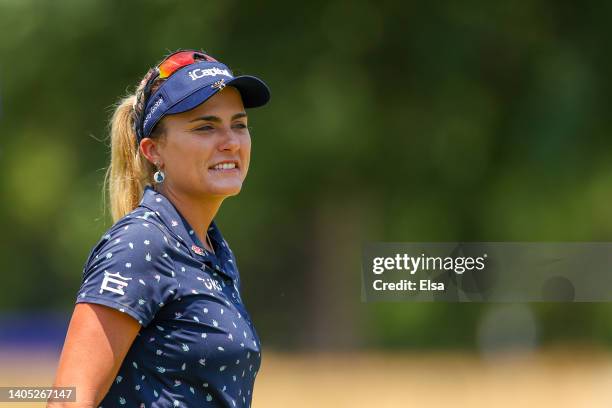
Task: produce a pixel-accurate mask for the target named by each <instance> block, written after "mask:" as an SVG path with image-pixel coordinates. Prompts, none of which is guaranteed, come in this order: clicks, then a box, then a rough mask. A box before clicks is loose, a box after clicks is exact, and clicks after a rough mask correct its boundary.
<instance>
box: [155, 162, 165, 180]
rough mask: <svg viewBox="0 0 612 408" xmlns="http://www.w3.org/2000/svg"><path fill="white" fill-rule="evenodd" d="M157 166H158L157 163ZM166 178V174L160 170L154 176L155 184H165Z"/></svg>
mask: <svg viewBox="0 0 612 408" xmlns="http://www.w3.org/2000/svg"><path fill="white" fill-rule="evenodd" d="M155 165H156V166H157V163H155ZM165 178H166V175H165V174H164V171H163V170H160V169H159V168H158V170H157V171H156V172H155V174H153V180H155V182H156V183H158V184H159V183H161V182H163V181H164V179H165Z"/></svg>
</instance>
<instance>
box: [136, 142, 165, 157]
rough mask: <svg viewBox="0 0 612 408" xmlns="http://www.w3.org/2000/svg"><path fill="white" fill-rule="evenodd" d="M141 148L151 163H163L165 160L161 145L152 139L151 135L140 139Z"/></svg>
mask: <svg viewBox="0 0 612 408" xmlns="http://www.w3.org/2000/svg"><path fill="white" fill-rule="evenodd" d="M140 150H141V151H142V154H143V155H144V156H145V157H146V158H147V160H149V162H151V163H163V162H164V160H163V158H162V154H161V153H162V152H161V146H160V144H159V143H158V142H156V141H155V140H153V139H151V138H150V137H145V138H143V139H142V140H141V141H140Z"/></svg>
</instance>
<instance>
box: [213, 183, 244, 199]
mask: <svg viewBox="0 0 612 408" xmlns="http://www.w3.org/2000/svg"><path fill="white" fill-rule="evenodd" d="M240 190H242V185H240V186H231V187H230V186H223V187H221V186H219V187H217V188H214V187H213V188H210V189H208V191H210V193H211V194H213V195H216V196H226V197H230V196H235V195H237V194H238V193H240Z"/></svg>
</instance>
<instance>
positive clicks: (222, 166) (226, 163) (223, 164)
mask: <svg viewBox="0 0 612 408" xmlns="http://www.w3.org/2000/svg"><path fill="white" fill-rule="evenodd" d="M231 165H233V167H231ZM217 166H219V167H218V168H215V167H217ZM239 168H240V166H239V165H238V162H237V161H236V160H223V161H220V162H217V163H215V164H214V165H212V166H210V167H209V168H208V170H213V171H233V170H238V169H239Z"/></svg>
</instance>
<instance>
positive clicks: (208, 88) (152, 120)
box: [136, 56, 270, 143]
mask: <svg viewBox="0 0 612 408" xmlns="http://www.w3.org/2000/svg"><path fill="white" fill-rule="evenodd" d="M207 57H208V56H207ZM226 86H233V87H235V88H236V89H238V91H239V92H240V95H241V96H242V102H243V104H244V107H245V108H256V107H258V106H263V105H265V104H266V103H268V101H269V100H270V89H269V88H268V86H267V85H266V83H265V82H264V81H262V80H261V79H259V78H257V77H254V76H251V75H240V76H236V77H235V76H234V75H233V73H232V71H231V70H230V69H229V68H228V67H227V66H226V65H225V64H223V63H221V62H219V61H217V60H215V59H213V58H211V57H208V58H207V60H199V61H197V62H194V63H191V64H189V65H185V66H184V67H181V68H180V69H178V70H176V71H175V72H173V73H172V74H171V75H170V76H169V77H168V78H167V79H166V80H165V81H164V82H163V83H162V85H161V86H160V87H159V88H158V89H157V91H155V93H153V94H152V95H151V97H150V98H149V99H148V102H147V104H146V107H145V109H144V112H143V114H142V116H141V118H142V119H141V122H142V123H141V124H139V125H138V126H137V129H136V134H137V143H140V141H141V140H142V139H143V138H145V137H149V135H150V134H151V131H152V130H153V128H154V127H155V125H156V124H157V123H158V122H159V121H160V120H161V119H162V118H163V117H164V116H165V115H171V114H175V113H182V112H186V111H188V110H191V109H193V108H195V107H196V106H198V105H200V104H201V103H203V102H205V101H206V100H208V99H209V98H210V97H211V96H213V95H215V94H216V93H217V92H219V91H221V90H222V89H223V88H224V87H226Z"/></svg>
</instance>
